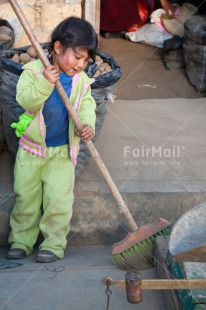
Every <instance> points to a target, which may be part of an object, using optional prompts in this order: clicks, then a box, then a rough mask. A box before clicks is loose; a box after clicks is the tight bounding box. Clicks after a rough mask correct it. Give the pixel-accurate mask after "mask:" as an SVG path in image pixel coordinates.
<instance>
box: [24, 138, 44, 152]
mask: <svg viewBox="0 0 206 310" xmlns="http://www.w3.org/2000/svg"><path fill="white" fill-rule="evenodd" d="M21 140H24V141H25V142H26V143H29V144H31V145H33V146H34V147H36V148H38V149H40V150H42V151H44V150H45V148H44V147H42V146H40V145H39V144H36V143H33V142H31V140H29V139H28V138H27V137H25V136H24V135H23V136H21Z"/></svg>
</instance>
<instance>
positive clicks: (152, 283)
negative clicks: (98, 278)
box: [102, 277, 206, 290]
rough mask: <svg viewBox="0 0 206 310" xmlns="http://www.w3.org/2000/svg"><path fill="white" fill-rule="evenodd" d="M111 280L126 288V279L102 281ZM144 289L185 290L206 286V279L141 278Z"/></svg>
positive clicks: (104, 280)
mask: <svg viewBox="0 0 206 310" xmlns="http://www.w3.org/2000/svg"><path fill="white" fill-rule="evenodd" d="M107 280H109V281H110V283H111V285H116V286H119V287H120V288H126V281H125V280H113V279H112V278H109V277H107V278H104V279H103V280H102V283H103V284H105V285H106V281H107ZM138 287H139V288H141V289H144V290H185V289H200V288H206V279H191V280H188V279H183V280H177V279H174V280H172V279H170V280H167V279H165V280H164V279H163V280H159V279H154V280H141V284H140V286H138Z"/></svg>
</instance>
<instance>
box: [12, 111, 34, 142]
mask: <svg viewBox="0 0 206 310" xmlns="http://www.w3.org/2000/svg"><path fill="white" fill-rule="evenodd" d="M33 119H34V116H33V115H31V114H28V113H23V114H22V115H21V116H20V117H19V121H18V123H12V124H11V128H15V129H16V130H15V133H16V135H17V137H18V138H19V137H21V136H22V135H23V134H24V133H25V132H26V130H27V128H28V127H29V125H30V124H31V122H32V120H33Z"/></svg>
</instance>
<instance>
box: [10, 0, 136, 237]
mask: <svg viewBox="0 0 206 310" xmlns="http://www.w3.org/2000/svg"><path fill="white" fill-rule="evenodd" d="M9 3H10V4H11V6H12V8H13V10H14V12H15V13H16V15H17V17H18V19H19V21H20V23H21V24H22V27H23V28H24V30H25V32H26V34H27V36H28V38H29V40H30V41H31V43H32V45H33V47H34V48H35V50H36V52H37V54H38V56H39V58H40V59H41V61H42V63H43V65H44V66H45V68H47V67H48V66H49V65H50V63H49V61H48V59H47V57H46V56H45V54H44V51H43V49H42V47H41V45H40V44H39V42H38V40H37V37H36V36H35V34H34V32H33V30H32V28H31V26H30V25H29V23H28V21H27V19H26V17H25V15H24V13H23V11H22V9H21V8H20V6H19V4H18V2H17V1H16V0H9ZM55 86H56V89H57V91H58V93H59V95H60V97H61V99H62V101H63V102H64V104H65V106H66V108H67V110H68V112H69V114H70V116H71V117H72V119H73V120H74V123H75V125H76V127H77V129H78V130H80V131H81V130H82V128H83V124H82V123H81V121H80V119H79V117H78V115H77V114H76V112H75V110H74V108H73V106H72V104H71V103H70V101H69V98H68V96H67V94H66V92H65V91H64V88H63V87H62V85H61V83H60V82H59V81H57V82H56V84H55ZM84 142H85V144H86V146H87V147H88V149H89V151H90V153H91V155H92V157H93V158H94V160H95V162H96V164H97V166H98V168H99V170H100V171H101V173H102V175H103V177H104V179H105V181H106V183H107V185H108V186H109V188H110V190H111V192H112V194H113V196H114V198H115V199H116V201H117V203H118V205H119V206H121V208H122V212H123V215H124V217H125V220H126V221H127V223H128V225H129V227H130V229H131V231H136V230H137V229H138V227H137V225H136V223H135V221H134V219H133V217H132V215H131V213H130V212H129V210H128V208H127V206H126V204H125V202H124V200H123V198H122V196H121V195H120V193H119V191H118V189H117V187H116V185H115V184H114V182H113V180H112V178H111V176H110V174H109V172H108V170H107V168H106V166H105V165H104V163H103V161H102V159H101V157H100V155H99V153H98V152H97V150H96V148H95V146H94V144H93V143H92V141H91V140H84Z"/></svg>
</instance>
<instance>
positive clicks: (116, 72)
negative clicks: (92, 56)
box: [86, 50, 122, 89]
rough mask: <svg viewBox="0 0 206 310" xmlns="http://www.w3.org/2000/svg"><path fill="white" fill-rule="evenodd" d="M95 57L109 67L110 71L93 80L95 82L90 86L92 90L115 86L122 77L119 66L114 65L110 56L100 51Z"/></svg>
mask: <svg viewBox="0 0 206 310" xmlns="http://www.w3.org/2000/svg"><path fill="white" fill-rule="evenodd" d="M97 55H98V56H100V57H101V58H102V59H103V60H104V62H107V63H108V64H109V65H110V66H111V68H112V71H110V72H107V73H104V74H102V75H100V76H98V77H97V78H95V82H94V83H93V84H92V85H91V88H92V89H96V88H105V87H109V86H111V85H113V84H115V83H116V82H117V81H118V80H119V79H120V77H121V76H122V70H121V68H120V66H119V65H118V64H117V63H116V61H115V60H114V58H113V57H112V56H111V55H109V54H107V53H104V52H102V51H100V50H99V51H98V52H97ZM86 73H87V72H86Z"/></svg>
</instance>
